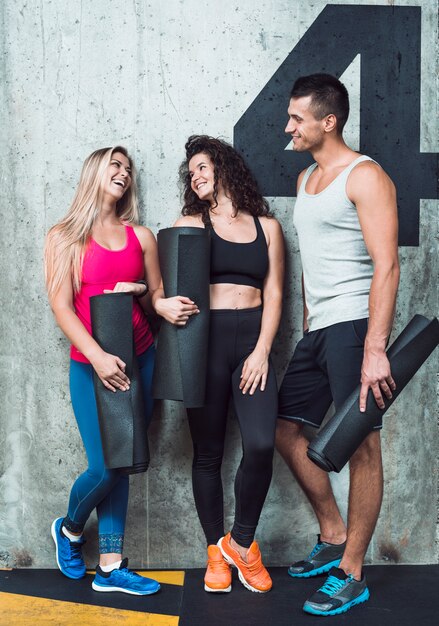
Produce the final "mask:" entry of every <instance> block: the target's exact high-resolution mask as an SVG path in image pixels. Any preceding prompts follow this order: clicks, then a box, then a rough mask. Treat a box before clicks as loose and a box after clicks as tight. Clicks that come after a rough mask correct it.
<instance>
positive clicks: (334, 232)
mask: <svg viewBox="0 0 439 626" xmlns="http://www.w3.org/2000/svg"><path fill="white" fill-rule="evenodd" d="M348 114H349V97H348V93H347V91H346V88H345V87H344V85H342V83H340V81H339V80H337V79H336V78H334V77H333V76H329V75H327V74H313V75H312V76H305V77H302V78H299V79H298V80H297V81H296V82H295V84H294V86H293V89H292V91H291V94H290V103H289V107H288V116H289V120H288V124H287V127H286V129H285V132H287V133H288V134H290V135H291V136H292V139H293V145H294V150H297V151H299V152H303V151H309V152H310V153H311V154H312V156H313V158H314V160H315V163H314V164H313V165H311V166H310V167H309V168H308V169H307V170H305V171H303V172H302V173H301V174H300V175H299V178H298V183H297V200H296V205H295V209H294V225H295V227H296V230H297V233H298V237H299V246H300V256H301V261H302V269H303V274H302V287H303V298H304V315H303V330H304V336H303V338H302V339H301V340H300V342H299V343H298V345H297V347H296V350H295V352H294V355H293V358H292V359H291V362H290V364H289V366H288V369H287V372H286V374H285V378H284V380H283V383H282V386H281V389H280V395H279V418H280V419H279V420H278V428H277V433H276V445H277V447H278V450H279V451H280V453H281V454H282V456H283V457H284V459H285V460H286V462H287V463H288V465H289V467H290V469H291V470H292V472H293V473H294V475H295V476H296V478H297V480H298V482H299V484H300V486H301V487H302V489H303V490H304V492H305V494H306V496H307V497H308V499H309V501H310V503H311V505H312V507H313V509H314V512H315V514H316V516H317V519H318V522H319V525H320V534H319V537H318V542H317V544H316V546H315V547H314V549H313V550H312V551H311V552H310V554H309V556H308V557H307V558H305V559H304V560H302V561H298V562H295V563H293V565H292V566H291V567H290V568H289V570H288V572H289V574H290V575H291V576H293V577H295V578H308V577H310V576H315V575H318V574H322V573H325V572H329V577H328V579H327V581H326V583H325V584H324V585H323V586H322V587H321V588H320V589H319V590H318V591H317V592H316V593H315V594H314V595H313V596H311V598H309V599H308V600H307V601H306V602H305V604H304V607H303V608H304V610H305V611H306V612H308V613H312V614H314V615H336V614H338V613H342V612H345V611H347V610H348V609H350V608H351V607H352V606H354V605H355V604H359V603H361V602H364V601H366V600H367V599H368V598H369V590H368V588H367V585H366V579H365V577H364V575H363V573H362V565H363V561H364V556H365V554H366V550H367V547H368V545H369V542H370V539H371V537H372V534H373V531H374V528H375V524H376V521H377V518H378V514H379V511H380V506H381V500H382V491H383V471H382V460H381V447H380V428H381V421H380V422H379V423H377V424H376V427H375V429H374V431H373V432H372V433H371V434H370V435H369V436H368V437H367V438H366V439H365V441H364V442H363V444H362V445H361V446H360V448H359V449H358V450H357V451H356V452H355V454H354V455H353V456H352V458H351V460H350V492H349V508H348V523H347V526H346V525H345V523H344V521H343V519H342V517H341V515H340V512H339V509H338V507H337V503H336V501H335V498H334V495H333V492H332V489H331V484H330V482H329V478H328V475H327V473H326V472H324V471H323V470H321V469H320V468H319V467H317V466H316V465H314V463H312V462H311V461H310V460H309V459H308V457H307V454H306V451H307V446H308V440H307V439H306V437H305V436H304V434H303V427H304V425H305V424H308V425H311V426H314V427H316V428H318V427H319V426H320V425H321V423H322V420H323V418H324V416H325V413H326V412H327V410H328V408H329V406H330V404H331V403H332V401H333V402H334V404H335V408H337V407H338V406H340V405H341V404H342V402H343V401H344V400H345V399H346V398H347V396H348V395H349V394H350V393H351V392H352V391H353V390H354V389H355V388H356V386H357V385H358V384H359V382H360V380H361V393H360V411H363V412H364V411H365V405H366V397H367V393H368V391H369V389H371V390H372V393H373V395H374V397H375V401H376V402H377V404H378V406H379V407H380V408H384V402H383V395H385V396H387V397H388V398H390V397H391V396H392V391H394V390H395V383H394V381H393V379H392V374H391V371H390V365H389V361H388V359H387V356H386V353H385V347H386V343H387V340H388V337H389V334H390V331H391V327H392V321H393V316H394V310H395V300H396V292H397V288H398V281H399V264H398V218H397V209H396V194H395V188H394V185H393V183H392V181H391V180H390V178H389V177H388V176H387V174H386V173H385V172H384V171H383V169H382V168H381V167H380V166H379V165H378V164H377V163H376V162H375V161H373V160H372V159H371V158H370V157H367V156H364V155H359V154H358V153H357V152H354V151H353V150H351V149H350V148H349V147H348V146H347V145H346V143H345V142H344V140H343V136H342V131H343V127H344V125H345V123H346V120H347V118H348Z"/></svg>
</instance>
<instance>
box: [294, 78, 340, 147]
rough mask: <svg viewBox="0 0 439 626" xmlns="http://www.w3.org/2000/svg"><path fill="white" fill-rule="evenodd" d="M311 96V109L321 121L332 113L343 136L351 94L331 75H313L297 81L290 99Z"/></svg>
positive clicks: (338, 131)
mask: <svg viewBox="0 0 439 626" xmlns="http://www.w3.org/2000/svg"><path fill="white" fill-rule="evenodd" d="M307 96H311V109H312V112H313V115H314V117H315V118H316V119H318V120H321V119H323V118H324V117H326V115H329V114H330V113H332V114H333V115H335V117H336V118H337V133H338V134H339V135H341V133H342V131H343V128H344V125H345V124H346V122H347V119H348V117H349V94H348V91H347V89H346V87H345V86H344V85H343V83H341V82H340V81H339V80H338V78H335V76H331V74H311V75H310V76H301V77H300V78H298V79H297V80H296V82H295V83H294V85H293V88H292V90H291V94H290V98H305V97H307Z"/></svg>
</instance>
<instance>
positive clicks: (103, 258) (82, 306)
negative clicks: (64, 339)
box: [70, 225, 153, 363]
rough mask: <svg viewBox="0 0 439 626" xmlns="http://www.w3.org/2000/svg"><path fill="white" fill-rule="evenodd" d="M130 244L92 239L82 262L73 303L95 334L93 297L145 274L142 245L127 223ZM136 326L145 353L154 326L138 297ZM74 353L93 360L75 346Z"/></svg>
mask: <svg viewBox="0 0 439 626" xmlns="http://www.w3.org/2000/svg"><path fill="white" fill-rule="evenodd" d="M125 232H126V237H127V240H126V244H125V246H124V247H123V248H122V249H121V250H108V248H103V247H102V246H100V245H99V244H98V243H97V242H96V241H95V240H94V239H90V243H89V244H88V246H87V249H86V252H85V256H84V263H83V266H82V283H81V290H80V291H79V292H78V293H77V294H76V295H75V297H74V299H73V304H74V307H75V311H76V315H77V316H78V317H79V319H80V320H81V322H82V323H83V324H84V326H85V328H86V329H87V330H88V332H89V333H90V334H91V319H90V297H91V296H97V295H100V294H102V293H104V289H114V287H115V285H116V283H118V282H129V283H133V282H135V281H136V280H140V279H142V278H143V275H144V260H143V251H142V246H141V245H140V242H139V240H138V239H137V235H136V233H135V232H134V228H133V227H132V226H127V225H125ZM133 329H134V343H135V346H136V354H142V352H145V350H147V349H148V348H149V347H150V346H151V345H152V343H153V338H152V333H151V329H150V327H149V324H148V320H147V319H146V316H145V313H144V312H143V309H142V307H141V306H140V304H139V302H138V301H137V298H134V305H133ZM70 357H71V358H72V359H73V360H74V361H81V363H89V361H88V359H86V357H85V356H84V355H83V354H82V353H81V352H79V350H77V349H76V348H75V346H73V345H72V346H71V348H70Z"/></svg>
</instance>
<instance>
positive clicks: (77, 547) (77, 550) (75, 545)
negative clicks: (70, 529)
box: [69, 541, 82, 561]
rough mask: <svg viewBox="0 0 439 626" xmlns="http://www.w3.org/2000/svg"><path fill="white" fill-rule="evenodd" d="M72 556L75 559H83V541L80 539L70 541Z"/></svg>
mask: <svg viewBox="0 0 439 626" xmlns="http://www.w3.org/2000/svg"><path fill="white" fill-rule="evenodd" d="M69 547H70V558H71V559H72V560H75V561H82V553H81V548H82V543H80V542H79V541H69Z"/></svg>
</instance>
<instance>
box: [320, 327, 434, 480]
mask: <svg viewBox="0 0 439 626" xmlns="http://www.w3.org/2000/svg"><path fill="white" fill-rule="evenodd" d="M438 343H439V322H438V320H437V319H436V318H433V320H428V319H427V318H426V317H424V316H422V315H415V316H414V318H413V319H412V320H411V322H409V324H408V325H407V326H406V327H405V328H404V330H403V331H402V332H401V334H400V335H399V336H398V337H397V338H396V339H395V341H394V342H393V344H392V345H391V346H390V348H389V349H388V350H387V356H388V359H389V362H390V368H391V372H392V377H393V380H394V381H395V384H396V390H395V391H393V394H392V395H393V397H392V399H391V400H388V399H387V398H386V397H385V396H384V394H383V398H384V403H385V408H384V409H379V408H378V406H377V404H376V402H375V398H374V396H373V394H372V392H371V391H370V390H369V393H368V396H367V402H366V412H365V413H361V412H360V409H359V397H360V388H361V385H360V386H358V388H357V389H356V390H355V391H354V392H353V393H352V394H351V395H350V396H349V397H348V398H347V399H346V401H345V402H344V403H343V404H342V406H341V407H340V408H339V409H338V411H337V412H336V414H335V415H334V416H333V417H332V418H331V419H330V420H329V422H328V423H327V424H326V425H325V426H323V428H322V429H321V431H320V432H319V433H318V434H317V435H316V437H315V438H314V439H313V440H312V441H311V443H310V444H309V446H308V457H309V458H310V459H311V461H314V463H315V464H316V465H318V466H319V467H321V468H322V469H324V470H326V471H327V472H332V471H334V472H339V471H340V470H341V469H342V468H343V467H344V466H345V465H346V463H347V462H348V461H349V459H350V458H351V456H352V455H353V453H354V452H355V450H356V449H357V448H358V446H359V445H360V444H361V442H362V441H363V440H364V439H365V437H366V436H367V435H368V434H369V433H370V432H371V431H372V429H373V427H374V426H375V424H376V423H377V420H378V418H379V417H380V416H381V415H383V414H384V413H385V412H386V411H387V409H388V408H389V407H390V406H391V404H393V402H394V401H395V400H396V398H397V397H398V396H399V394H400V393H401V391H402V390H403V389H404V387H405V386H406V385H407V383H408V382H409V381H410V380H411V378H412V377H413V376H414V375H415V374H416V372H417V371H418V369H419V368H420V367H421V365H422V364H423V363H424V361H426V360H427V358H428V357H429V356H430V354H431V353H432V352H433V350H434V349H435V348H436V346H437V345H438Z"/></svg>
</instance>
